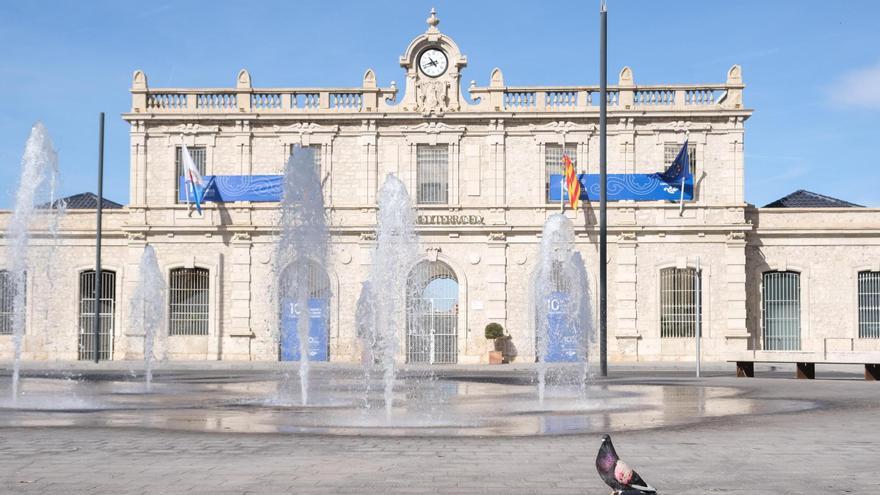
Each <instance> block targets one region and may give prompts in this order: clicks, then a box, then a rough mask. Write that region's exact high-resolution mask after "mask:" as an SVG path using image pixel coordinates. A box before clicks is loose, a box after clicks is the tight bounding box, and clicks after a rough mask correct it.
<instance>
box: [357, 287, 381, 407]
mask: <svg viewBox="0 0 880 495" xmlns="http://www.w3.org/2000/svg"><path fill="white" fill-rule="evenodd" d="M354 320H355V325H357V336H358V339H359V340H360V342H361V364H362V365H363V368H364V369H363V372H364V373H363V377H364V407H365V408H367V409H369V408H370V379H371V371H372V369H373V365H374V364H376V362H377V359H378V358H379V354H378V350H379V340H380V339H379V336H378V334H377V332H376V296H375V294H373V285H372V284H371V283H370V282H369V281H366V282H364V283H363V284H362V285H361V294H360V296H358V300H357V308H356V309H355V314H354Z"/></svg>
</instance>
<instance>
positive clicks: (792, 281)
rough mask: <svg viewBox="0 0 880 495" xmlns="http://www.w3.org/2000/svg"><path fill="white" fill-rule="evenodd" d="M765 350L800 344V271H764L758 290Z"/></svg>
mask: <svg viewBox="0 0 880 495" xmlns="http://www.w3.org/2000/svg"><path fill="white" fill-rule="evenodd" d="M761 309H762V311H761V312H762V322H763V327H764V350H766V351H799V350H800V348H801V274H800V273H797V272H791V271H785V272H764V276H763V284H762V294H761Z"/></svg>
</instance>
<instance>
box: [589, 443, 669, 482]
mask: <svg viewBox="0 0 880 495" xmlns="http://www.w3.org/2000/svg"><path fill="white" fill-rule="evenodd" d="M596 471H598V472H599V476H601V477H602V481H604V482H605V484H606V485H608V486H610V487H611V488H612V489H613V490H614V491H613V492H612V493H613V494H614V495H643V494H647V493H657V490H656V489H655V488H654V487H652V486H651V485H649V484H647V483H645V480H643V479H642V477H641V476H639V474H638V473H636V472H635V471H634V470H633V468H631V467H629V466H628V465H627V464H626V463H625V462H623V461H622V460H620V458H619V457H617V452H615V451H614V445H613V444H612V443H611V436H610V435H605V436H603V437H602V446H600V447H599V453H598V454H597V455H596Z"/></svg>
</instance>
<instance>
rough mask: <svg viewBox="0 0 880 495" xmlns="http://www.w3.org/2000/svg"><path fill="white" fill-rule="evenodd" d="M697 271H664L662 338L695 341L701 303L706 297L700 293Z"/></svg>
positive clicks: (661, 306)
mask: <svg viewBox="0 0 880 495" xmlns="http://www.w3.org/2000/svg"><path fill="white" fill-rule="evenodd" d="M699 276H701V275H700V274H698V273H697V270H696V269H694V268H664V269H662V270H660V337H663V338H672V339H680V338H694V337H695V336H696V334H697V318H702V317H703V315H702V314H699V315H698V314H697V303H698V302H702V300H701V298H702V297H703V295H702V294H701V293H698V292H697V277H699ZM699 306H700V312H701V313H702V304H700V305H699Z"/></svg>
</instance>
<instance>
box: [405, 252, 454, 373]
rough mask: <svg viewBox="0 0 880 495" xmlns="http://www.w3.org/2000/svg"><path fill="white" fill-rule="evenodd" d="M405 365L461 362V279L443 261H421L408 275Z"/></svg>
mask: <svg viewBox="0 0 880 495" xmlns="http://www.w3.org/2000/svg"><path fill="white" fill-rule="evenodd" d="M406 299H407V301H406V316H407V317H406V362H407V363H430V364H454V363H456V362H458V311H459V307H458V278H457V277H456V276H455V272H454V271H453V270H452V268H451V267H450V266H449V265H447V264H446V263H443V262H442V261H422V262H420V263H419V264H417V265H416V266H415V267H413V269H412V270H411V271H410V273H409V278H408V279H407V298H406Z"/></svg>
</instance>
